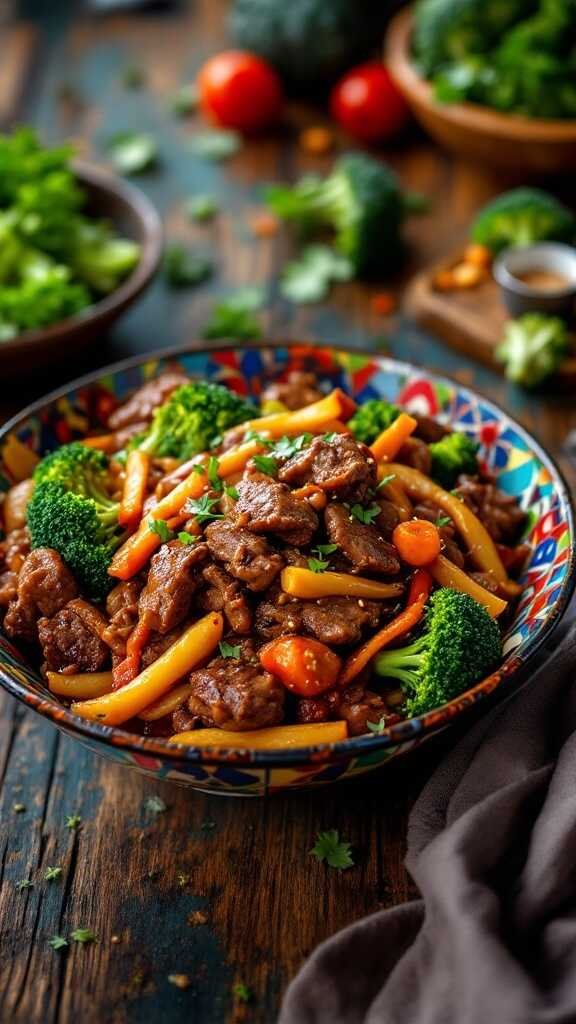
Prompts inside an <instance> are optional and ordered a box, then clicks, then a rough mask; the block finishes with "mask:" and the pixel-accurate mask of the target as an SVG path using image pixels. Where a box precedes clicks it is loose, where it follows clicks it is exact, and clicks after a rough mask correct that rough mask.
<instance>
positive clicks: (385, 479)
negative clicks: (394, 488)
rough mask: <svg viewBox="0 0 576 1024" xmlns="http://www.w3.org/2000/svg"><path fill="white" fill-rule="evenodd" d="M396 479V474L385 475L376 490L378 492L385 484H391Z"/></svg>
mask: <svg viewBox="0 0 576 1024" xmlns="http://www.w3.org/2000/svg"><path fill="white" fill-rule="evenodd" d="M395 479H396V473H387V474H386V476H383V477H382V479H381V480H380V481H379V483H378V484H377V486H376V490H377V491H379V490H380V489H381V488H382V487H386V484H391V483H392V481H393V480H395Z"/></svg>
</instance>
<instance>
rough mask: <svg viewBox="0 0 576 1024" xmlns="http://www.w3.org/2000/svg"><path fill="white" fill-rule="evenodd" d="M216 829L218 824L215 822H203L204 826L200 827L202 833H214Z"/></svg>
mask: <svg viewBox="0 0 576 1024" xmlns="http://www.w3.org/2000/svg"><path fill="white" fill-rule="evenodd" d="M215 828H216V822H215V821H203V822H202V824H201V825H200V829H201V831H202V832H212V831H213V829H215Z"/></svg>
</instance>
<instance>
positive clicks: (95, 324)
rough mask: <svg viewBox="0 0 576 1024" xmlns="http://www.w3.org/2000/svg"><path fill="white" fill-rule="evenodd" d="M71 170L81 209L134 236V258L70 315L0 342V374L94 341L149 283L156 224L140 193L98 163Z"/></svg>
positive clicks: (157, 240)
mask: <svg viewBox="0 0 576 1024" xmlns="http://www.w3.org/2000/svg"><path fill="white" fill-rule="evenodd" d="M74 171H75V174H76V177H77V179H78V182H79V183H80V185H81V186H82V187H83V188H84V190H85V191H86V194H87V196H88V202H87V206H86V210H87V212H88V213H89V214H90V216H94V217H100V218H103V219H104V220H109V221H111V222H112V224H113V225H114V227H115V228H116V230H117V231H118V233H119V234H121V235H123V236H124V237H125V238H130V239H133V240H134V241H135V242H138V243H139V245H140V248H141V255H140V260H139V262H138V264H137V266H136V267H135V268H134V270H133V271H132V273H131V274H130V275H129V276H128V277H127V278H126V279H125V280H124V281H123V282H122V284H121V285H120V286H119V287H118V288H116V290H115V291H113V292H111V293H110V295H106V296H105V297H104V298H102V299H100V300H98V301H97V302H95V303H94V304H93V305H91V306H87V308H86V309H84V310H82V311H81V312H80V313H77V314H76V315H75V316H73V317H69V318H68V319H67V320H61V321H59V322H58V323H56V324H52V325H51V326H50V327H43V328H39V329H38V330H35V331H25V332H24V333H23V334H19V335H18V337H16V338H13V339H11V340H10V341H3V342H0V376H1V377H2V378H5V377H8V376H13V375H15V374H17V373H23V372H27V371H28V372H30V371H31V370H36V369H37V368H39V367H42V366H45V365H47V364H48V363H53V362H54V361H55V360H57V359H59V358H62V357H63V356H64V355H65V354H66V353H67V352H69V351H71V350H73V351H74V353H77V352H78V351H79V350H80V349H83V348H86V347H88V346H89V345H91V344H93V343H94V342H96V341H97V340H98V339H99V338H100V337H102V335H103V334H104V332H105V331H106V330H107V329H108V328H109V327H110V325H111V324H112V323H113V322H114V320H116V319H117V317H119V316H120V314H121V313H123V312H124V310H126V309H127V308H128V306H130V305H131V304H132V303H133V302H134V301H135V300H136V299H137V298H138V296H139V295H140V294H141V293H142V292H143V291H144V289H145V288H146V287H147V286H148V285H149V284H150V281H151V280H152V277H153V276H154V274H155V272H156V270H157V267H158V263H159V260H160V255H161V252H162V226H161V223H160V218H159V217H158V214H157V213H156V210H155V209H154V207H153V206H152V203H151V202H150V201H149V199H147V197H146V196H145V195H144V193H143V192H141V191H140V189H137V188H134V186H133V185H128V184H127V183H126V182H125V181H123V180H122V179H121V178H117V177H115V176H114V175H112V174H109V173H108V172H107V171H103V170H101V169H100V168H98V167H92V166H90V165H88V164H85V163H81V162H75V164H74Z"/></svg>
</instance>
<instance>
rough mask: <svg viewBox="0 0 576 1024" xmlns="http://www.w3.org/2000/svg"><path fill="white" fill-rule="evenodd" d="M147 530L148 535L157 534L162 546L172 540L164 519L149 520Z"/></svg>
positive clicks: (172, 537) (172, 536) (172, 535)
mask: <svg viewBox="0 0 576 1024" xmlns="http://www.w3.org/2000/svg"><path fill="white" fill-rule="evenodd" d="M148 529H149V530H150V533H155V534H157V535H158V537H160V540H161V541H162V543H163V544H167V543H168V541H169V540H173V539H174V534H173V533H172V530H171V529H170V527H169V526H168V523H167V522H166V520H165V519H149V520H148Z"/></svg>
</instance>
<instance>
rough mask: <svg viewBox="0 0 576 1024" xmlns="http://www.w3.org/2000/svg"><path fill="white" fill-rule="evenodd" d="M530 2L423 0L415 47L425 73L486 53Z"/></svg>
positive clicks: (416, 15) (417, 17) (418, 9)
mask: <svg viewBox="0 0 576 1024" xmlns="http://www.w3.org/2000/svg"><path fill="white" fill-rule="evenodd" d="M531 10H532V4H531V3H530V0H419V3H417V4H416V8H415V13H414V34H413V38H412V45H413V51H414V56H415V58H416V60H417V62H418V65H419V67H420V68H421V69H422V71H423V72H424V74H431V73H433V72H435V71H438V70H439V69H440V68H441V67H442V66H443V65H444V64H447V63H448V62H450V61H459V60H462V58H464V57H466V56H468V55H469V54H480V53H485V52H486V51H487V50H489V49H490V48H491V46H492V45H493V44H494V43H496V42H497V41H498V40H499V39H500V37H501V35H502V33H503V32H505V31H506V29H508V28H509V27H510V26H511V25H513V24H514V23H515V22H516V21H517V20H518V18H521V17H522V16H523V15H525V14H527V13H530V12H531Z"/></svg>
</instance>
